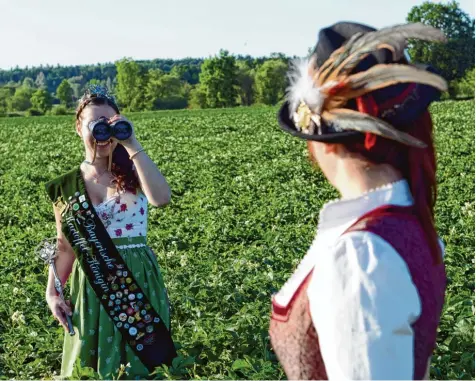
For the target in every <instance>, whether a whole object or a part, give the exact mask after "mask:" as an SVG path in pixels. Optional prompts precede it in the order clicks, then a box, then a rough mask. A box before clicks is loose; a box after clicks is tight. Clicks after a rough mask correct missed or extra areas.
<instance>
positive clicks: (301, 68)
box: [286, 58, 320, 115]
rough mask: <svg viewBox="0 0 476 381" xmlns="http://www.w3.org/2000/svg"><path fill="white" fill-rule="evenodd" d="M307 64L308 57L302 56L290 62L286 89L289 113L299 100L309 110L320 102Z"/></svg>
mask: <svg viewBox="0 0 476 381" xmlns="http://www.w3.org/2000/svg"><path fill="white" fill-rule="evenodd" d="M309 64H310V61H309V59H303V58H298V59H295V60H293V61H292V62H291V70H290V71H289V73H288V78H289V87H288V88H287V89H286V98H287V100H288V102H289V112H290V114H291V115H292V114H293V113H294V112H295V111H296V110H297V108H298V106H299V105H300V104H301V102H304V103H306V104H307V105H308V106H309V108H310V109H311V110H313V109H314V106H318V105H319V103H320V101H319V98H320V91H319V89H318V88H316V87H315V84H314V81H313V80H312V77H311V76H310V75H309Z"/></svg>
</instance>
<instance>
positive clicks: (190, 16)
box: [0, 0, 474, 69]
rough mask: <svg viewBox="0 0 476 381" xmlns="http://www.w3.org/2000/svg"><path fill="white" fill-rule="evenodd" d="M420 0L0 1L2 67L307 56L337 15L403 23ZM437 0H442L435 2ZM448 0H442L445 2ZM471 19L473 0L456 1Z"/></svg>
mask: <svg viewBox="0 0 476 381" xmlns="http://www.w3.org/2000/svg"><path fill="white" fill-rule="evenodd" d="M422 2H423V1H421V0H393V1H389V0H359V1H356V0H326V1H324V0H239V1H236V0H235V1H229V0H167V1H164V0H127V1H126V0H114V1H113V0H99V1H98V0H76V1H71V0H0V16H1V18H0V43H1V45H0V69H10V68H12V67H15V66H19V67H25V66H29V67H32V66H39V65H40V64H43V65H46V64H50V65H56V64H59V65H83V64H96V63H105V62H114V61H116V60H118V59H121V58H123V57H131V58H133V59H136V60H140V59H154V58H184V57H194V58H200V57H209V56H213V55H215V54H217V53H218V52H219V50H220V49H226V50H228V51H229V52H230V53H232V54H243V55H246V54H249V55H251V56H254V57H257V56H266V55H269V54H270V53H273V52H282V53H285V54H286V55H290V56H293V55H296V56H305V55H306V54H307V52H308V49H309V48H310V47H311V46H314V45H315V43H316V39H317V33H318V31H319V29H321V28H323V27H326V26H329V25H331V24H333V23H335V22H337V21H344V20H345V21H356V22H360V23H364V24H367V25H371V26H374V27H377V28H381V27H384V26H389V25H394V24H399V23H404V22H405V19H406V16H407V14H408V12H409V10H410V9H411V7H412V6H414V5H419V4H421V3H422ZM434 2H441V1H436V0H435V1H434ZM443 2H447V1H443ZM459 4H460V7H461V8H462V9H463V10H464V11H465V12H466V13H468V14H469V15H470V16H471V17H473V18H474V0H459Z"/></svg>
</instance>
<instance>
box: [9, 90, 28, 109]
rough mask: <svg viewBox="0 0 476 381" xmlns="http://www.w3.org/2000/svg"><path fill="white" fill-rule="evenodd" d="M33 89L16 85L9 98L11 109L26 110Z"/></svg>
mask: <svg viewBox="0 0 476 381" xmlns="http://www.w3.org/2000/svg"><path fill="white" fill-rule="evenodd" d="M32 94H33V90H32V89H30V88H28V87H18V88H17V89H16V90H15V94H14V95H13V97H12V99H11V106H10V108H11V110H12V111H26V110H28V109H29V108H30V107H31V96H32Z"/></svg>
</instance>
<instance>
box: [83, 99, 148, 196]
mask: <svg viewBox="0 0 476 381" xmlns="http://www.w3.org/2000/svg"><path fill="white" fill-rule="evenodd" d="M88 105H94V106H104V105H107V106H110V107H112V108H113V109H114V111H116V112H117V113H118V114H120V111H119V108H118V107H117V105H116V104H115V103H114V102H112V101H110V100H109V99H107V98H103V97H95V96H91V97H88V98H87V99H86V100H83V101H82V102H81V103H80V104H79V105H78V107H77V108H76V120H81V113H82V112H83V110H84V109H85V108H86V106H88ZM111 173H112V176H113V178H114V182H115V184H116V189H117V191H124V190H128V191H130V192H134V191H135V190H136V189H137V188H138V187H139V181H138V179H137V176H136V175H135V173H134V171H133V162H132V160H130V159H129V154H128V153H127V151H126V149H125V148H124V146H123V145H122V144H120V143H118V144H117V146H116V148H115V149H114V152H113V153H112V165H111Z"/></svg>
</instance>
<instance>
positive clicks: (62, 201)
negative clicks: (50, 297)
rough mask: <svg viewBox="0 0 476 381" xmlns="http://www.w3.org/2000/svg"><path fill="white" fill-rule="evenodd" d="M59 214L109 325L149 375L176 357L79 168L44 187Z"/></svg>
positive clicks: (168, 334)
mask: <svg viewBox="0 0 476 381" xmlns="http://www.w3.org/2000/svg"><path fill="white" fill-rule="evenodd" d="M46 190H47V192H48V195H49V197H50V199H51V200H52V201H53V203H54V204H55V205H56V207H57V208H59V209H60V211H61V220H62V230H63V234H64V236H65V237H66V238H67V239H68V241H69V243H70V244H71V247H72V248H73V250H74V252H75V255H76V258H77V260H78V262H79V264H80V266H81V268H82V270H83V271H84V273H85V274H86V275H87V278H88V280H89V283H90V285H91V287H92V288H93V290H94V292H95V294H96V296H97V297H98V299H99V301H100V303H101V304H102V306H103V307H104V309H105V310H106V311H107V313H108V315H109V317H110V319H111V321H112V323H113V324H114V325H115V326H116V327H117V329H118V330H119V331H120V332H121V334H122V337H123V338H124V340H126V342H127V344H128V345H129V346H130V347H131V349H132V350H133V351H134V352H135V353H136V355H137V356H138V357H139V359H140V360H141V362H142V363H143V364H144V365H145V366H146V367H147V368H148V369H149V370H150V371H151V372H152V371H153V370H154V369H155V367H157V366H160V365H162V364H167V365H170V364H171V363H172V360H173V359H174V358H175V357H176V356H177V353H176V351H175V346H174V343H173V341H172V337H171V335H170V332H169V330H168V329H167V327H166V325H165V323H164V322H163V321H162V319H161V317H160V316H159V314H158V313H157V311H155V310H154V308H153V307H152V305H151V303H150V301H149V299H148V297H147V295H146V294H145V293H144V292H143V290H142V289H141V287H140V286H139V284H138V283H137V281H136V280H135V279H134V277H133V274H132V272H131V271H130V270H129V268H128V267H127V265H126V263H125V262H124V260H123V258H122V257H121V255H120V254H119V252H118V251H117V249H116V246H115V245H114V243H113V241H112V239H111V237H110V236H109V234H108V232H107V230H106V228H105V227H104V225H103V223H102V221H101V220H100V218H99V216H98V215H97V214H96V211H95V210H94V207H93V206H92V203H91V200H90V199H89V196H88V194H87V191H86V187H85V184H84V180H83V178H82V175H81V171H80V169H79V168H77V169H74V170H72V171H70V172H68V173H66V174H65V175H63V176H60V177H59V178H57V179H55V180H52V181H50V182H48V183H47V184H46Z"/></svg>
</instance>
